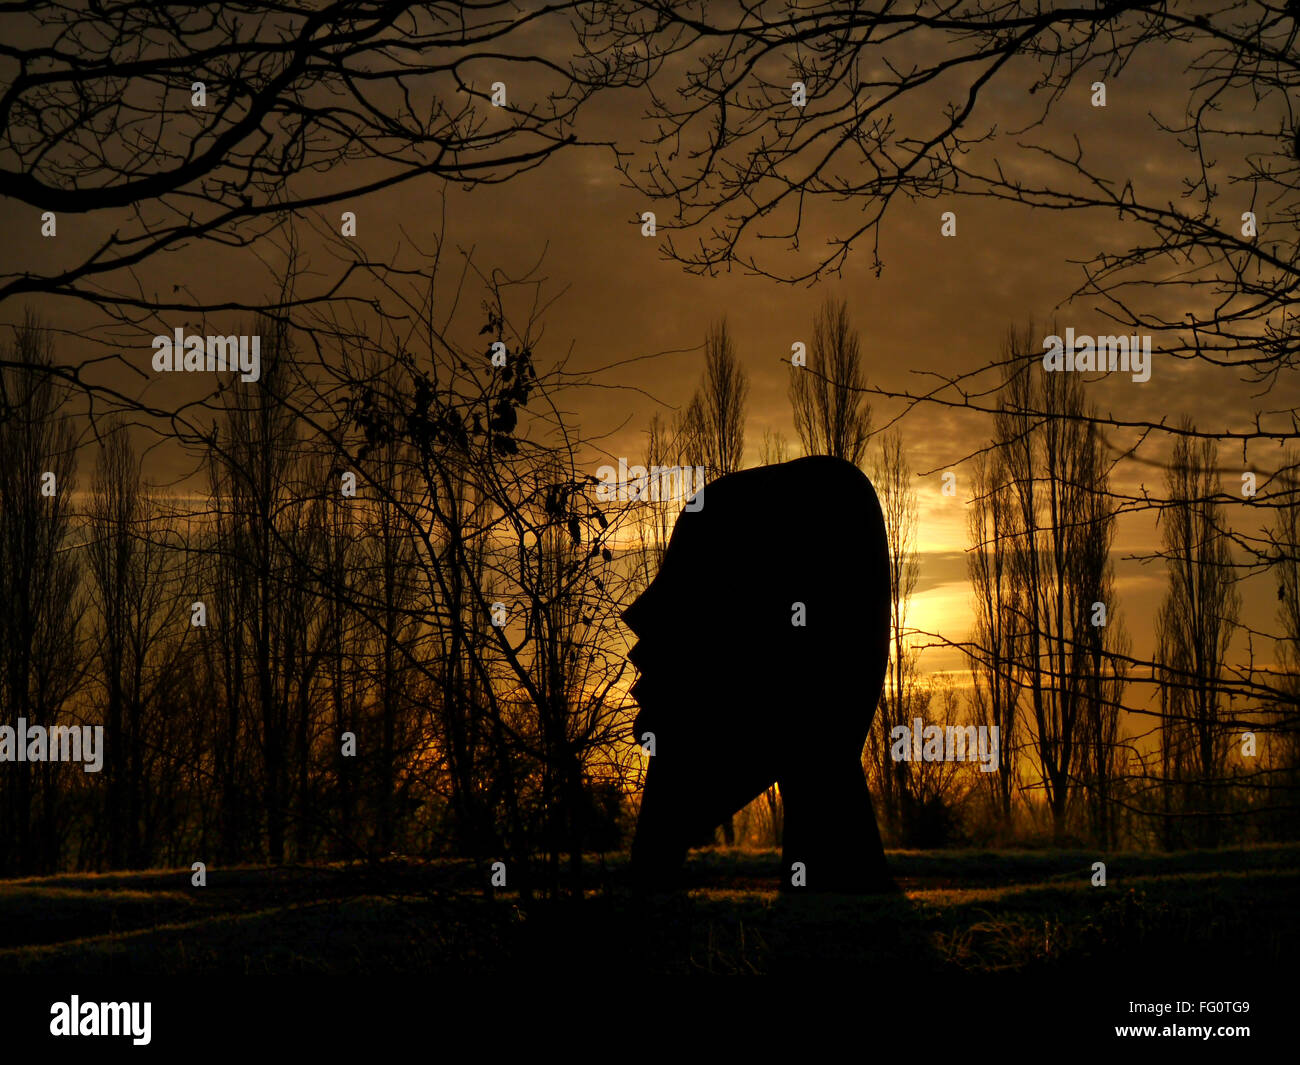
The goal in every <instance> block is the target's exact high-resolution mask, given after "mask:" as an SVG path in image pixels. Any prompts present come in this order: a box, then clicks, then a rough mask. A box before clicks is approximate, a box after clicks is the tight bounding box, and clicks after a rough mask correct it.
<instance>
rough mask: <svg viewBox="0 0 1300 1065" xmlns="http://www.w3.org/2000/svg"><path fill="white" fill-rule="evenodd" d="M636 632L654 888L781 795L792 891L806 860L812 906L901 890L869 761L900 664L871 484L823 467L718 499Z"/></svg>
mask: <svg viewBox="0 0 1300 1065" xmlns="http://www.w3.org/2000/svg"><path fill="white" fill-rule="evenodd" d="M697 503H698V500H697ZM623 618H624V621H625V622H626V623H627V625H628V626H629V627H630V628H631V629H632V631H633V632H634V633H635V634H636V635H637V637H638V642H637V644H636V646H635V647H634V648H633V649H632V652H631V654H630V655H629V656H628V657H629V659H630V660H631V662H632V663H633V664H634V665H635V666H636V667H637V668H638V669H639V670H640V673H641V676H640V679H639V680H638V681H637V683H636V685H635V686H634V687H633V689H632V692H633V695H634V696H635V697H636V699H637V702H638V703H639V704H640V707H641V711H640V713H639V714H638V716H637V719H636V724H635V726H634V727H635V732H636V739H637V742H639V743H640V742H644V736H645V734H646V733H653V734H654V742H653V750H654V754H653V756H652V757H651V759H650V766H649V771H648V774H647V777H646V785H645V791H644V794H643V795H642V799H641V814H640V818H639V820H638V822H637V831H636V839H635V841H634V843H633V846H632V868H633V870H634V872H635V873H636V875H637V877H638V880H639V881H640V882H641V883H643V884H647V885H652V886H666V885H668V884H671V883H672V882H673V881H674V880H675V879H676V877H677V875H678V873H679V870H680V868H681V865H682V862H683V860H684V858H685V856H686V851H687V848H688V847H691V846H698V845H700V844H702V843H706V842H708V841H709V839H710V837H711V833H712V830H713V829H714V828H715V827H716V826H717V825H718V824H719V823H720V822H722V821H723V820H724V819H726V818H727V817H729V816H730V815H731V814H733V813H734V812H735V811H736V810H739V809H740V808H741V807H742V806H744V805H745V804H746V803H747V802H749V801H750V800H752V799H754V798H756V797H757V796H758V795H760V794H762V792H763V791H764V790H765V789H766V788H767V787H769V786H770V785H771V784H772V783H773V782H776V783H777V784H778V785H779V787H780V790H781V795H782V799H783V806H784V810H785V830H784V868H785V873H784V877H783V884H784V886H790V884H791V880H792V874H791V869H792V866H793V863H795V862H802V863H803V872H804V876H805V877H806V886H807V888H808V889H809V890H819V889H820V890H835V891H875V890H885V889H886V888H888V887H889V886H890V881H889V877H888V873H887V871H886V869H885V857H884V851H883V849H882V847H881V842H880V834H879V832H878V831H877V828H876V821H875V815H874V814H873V812H872V809H871V797H870V794H869V792H868V791H867V785H866V780H865V777H864V775H863V771H862V764H861V761H860V758H861V751H862V745H863V742H864V740H865V738H866V735H867V730H868V728H869V727H870V724H871V717H872V714H873V713H874V712H875V709H876V703H877V702H878V701H879V698H880V691H881V686H882V684H883V683H884V677H885V668H886V659H887V656H888V650H889V548H888V545H887V541H886V538H885V526H884V519H883V517H882V515H881V511H880V504H879V502H878V501H877V499H876V493H875V490H874V489H873V488H872V486H871V482H870V481H869V480H867V478H866V477H865V476H864V475H863V474H862V472H861V471H860V470H858V469H857V468H856V467H855V466H853V465H852V464H850V463H848V462H845V461H842V460H840V459H832V458H824V457H810V458H803V459H797V460H795V461H793V462H786V463H782V464H780V465H776V466H763V467H759V468H756V469H750V470H743V471H741V472H739V473H733V474H729V475H728V476H725V477H722V478H719V479H718V480H716V481H714V482H712V483H711V484H708V485H707V486H706V487H705V489H704V496H703V505H702V506H700V507H699V509H698V510H690V509H688V510H686V511H683V513H682V514H681V515H680V516H679V518H678V519H677V525H676V528H675V529H674V530H673V534H672V538H671V540H670V541H669V544H668V550H667V552H666V553H665V555H664V559H663V564H662V566H661V567H660V570H659V574H658V576H656V577H655V579H654V581H653V582H652V583H651V585H650V587H649V588H647V589H646V591H645V593H644V594H643V595H641V597H640V598H638V599H637V600H636V602H635V603H633V604H632V605H631V606H630V607H629V608H628V609H627V611H626V612H625V613H624V615H623Z"/></svg>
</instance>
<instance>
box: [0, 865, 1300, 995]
mask: <svg viewBox="0 0 1300 1065" xmlns="http://www.w3.org/2000/svg"><path fill="white" fill-rule="evenodd" d="M1097 858H1098V855H1096V854H1095V853H1093V852H1083V851H996V852H990V851H932V852H908V851H894V852H891V853H890V855H889V859H890V866H891V868H892V870H893V872H894V875H895V877H896V878H897V881H898V883H899V886H900V888H901V891H900V893H899V894H898V895H896V896H890V897H867V898H859V897H853V896H843V895H824V896H818V895H798V894H793V893H783V892H778V891H776V890H775V885H776V878H777V875H778V869H779V854H777V853H774V852H737V851H699V852H695V853H694V854H693V855H692V857H691V861H690V864H689V867H688V875H689V881H690V885H691V886H690V887H689V888H688V889H686V890H684V891H682V892H679V893H676V894H671V895H660V896H652V897H649V898H642V897H638V896H636V895H634V894H633V893H631V892H630V891H629V890H628V889H627V888H626V886H625V885H626V868H625V865H624V862H623V859H622V858H621V856H611V857H608V858H606V859H604V860H596V859H594V858H593V859H591V860H590V861H589V864H588V871H587V872H588V876H587V879H588V884H589V887H588V890H587V892H586V894H585V896H584V897H583V898H581V899H576V898H569V899H565V900H561V901H553V902H546V901H539V900H534V901H527V900H522V899H520V897H519V896H518V894H517V893H515V892H513V891H511V890H508V889H502V890H498V891H497V892H496V893H495V895H491V894H489V893H487V892H486V891H485V890H484V888H483V885H484V884H485V883H486V882H487V880H488V873H487V869H486V867H485V866H477V865H475V864H473V863H469V862H453V861H446V862H414V861H408V862H395V863H390V864H387V865H385V866H383V867H382V868H379V869H368V868H359V867H358V868H345V867H340V866H313V867H296V868H279V869H271V868H264V867H250V866H243V867H238V868H230V869H222V868H219V867H209V870H208V884H207V886H206V887H203V888H194V887H191V886H190V871H189V870H188V869H185V870H175V871H158V870H155V871H148V872H137V873H114V874H105V875H65V876H54V877H43V878H32V879H23V880H10V881H3V882H0V974H28V975H45V976H51V975H66V974H77V975H83V976H95V975H100V976H107V975H126V974H131V975H139V976H144V975H154V976H157V975H173V974H196V973H209V974H213V973H215V974H237V973H238V974H243V973H287V974H301V973H323V974H349V975H380V974H382V975H389V974H419V973H430V974H438V973H446V974H450V973H463V972H470V973H505V972H514V973H521V974H522V973H533V972H536V973H554V972H556V971H557V970H559V969H564V968H566V967H570V966H571V967H574V968H579V967H580V968H583V969H590V970H591V971H594V972H599V971H602V970H603V968H604V967H610V969H611V970H612V971H616V972H628V971H634V972H635V971H643V972H662V973H698V972H708V973H786V974H791V973H812V972H824V971H825V970H826V969H827V968H828V967H843V968H848V969H852V968H862V967H865V966H873V967H874V966H880V965H882V964H884V965H886V966H888V968H887V970H886V971H891V972H897V973H900V974H910V975H926V974H934V975H941V974H963V973H988V972H994V971H1000V972H1018V973H1023V974H1029V975H1033V974H1037V973H1042V974H1044V975H1049V976H1050V975H1052V974H1058V975H1061V976H1066V975H1070V976H1077V975H1079V974H1082V973H1088V972H1091V971H1094V970H1095V971H1098V972H1114V971H1115V970H1116V968H1117V967H1119V968H1122V969H1123V971H1125V972H1129V973H1131V972H1133V971H1134V970H1135V967H1136V968H1143V967H1147V968H1151V969H1153V970H1161V971H1168V972H1179V971H1181V970H1185V969H1186V968H1187V967H1189V966H1193V967H1195V969H1196V970H1197V971H1201V970H1204V969H1207V968H1208V969H1210V970H1212V971H1230V970H1231V969H1234V968H1238V967H1242V966H1244V967H1248V968H1250V969H1254V970H1255V971H1259V969H1261V968H1266V969H1271V968H1273V967H1274V966H1278V965H1281V964H1282V963H1283V962H1284V960H1285V959H1287V958H1289V957H1293V956H1295V951H1296V947H1297V945H1298V944H1300V935H1298V933H1300V917H1297V912H1296V900H1297V899H1300V845H1292V844H1288V845H1276V846H1265V847H1251V848H1240V849H1230V850H1219V851H1194V852H1183V853H1176V854H1136V853H1134V854H1124V853H1118V854H1111V855H1108V856H1105V861H1106V866H1107V884H1106V886H1105V887H1094V886H1092V884H1091V875H1092V874H1091V868H1092V863H1093V862H1094V861H1096V860H1097Z"/></svg>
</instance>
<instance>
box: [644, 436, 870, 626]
mask: <svg viewBox="0 0 1300 1065" xmlns="http://www.w3.org/2000/svg"><path fill="white" fill-rule="evenodd" d="M882 564H883V572H884V574H885V576H886V577H887V567H888V552H887V549H886V548H885V540H884V523H883V519H882V517H881V514H880V506H879V503H878V502H877V500H876V496H875V491H874V489H873V488H872V487H871V482H870V481H868V480H867V478H866V477H865V476H864V475H863V474H862V473H861V472H860V471H859V470H858V469H857V468H856V467H854V466H852V465H850V464H849V463H847V462H843V461H841V460H838V459H830V458H823V457H817V458H804V459H796V460H794V461H793V462H787V463H781V464H779V465H776V466H764V467H758V468H756V469H751V470H742V471H740V472H738V473H734V474H729V475H728V476H726V477H723V478H720V479H719V480H717V481H714V482H712V483H711V484H709V485H708V486H707V487H706V488H705V490H704V505H703V508H702V509H700V510H698V511H683V512H682V514H681V515H680V516H679V517H678V520H677V523H676V525H675V527H674V529H673V534H672V537H671V538H670V540H669V543H668V548H667V551H666V552H665V555H664V559H663V562H662V564H661V566H660V569H659V572H658V574H657V575H656V577H655V579H654V581H653V582H652V583H651V585H650V587H649V588H648V589H647V590H646V591H645V593H643V594H642V595H641V596H640V598H638V599H637V601H636V602H635V603H633V604H632V606H630V607H629V608H628V609H627V610H626V611H625V612H624V615H623V619H624V621H625V623H626V624H627V625H628V626H629V627H630V628H631V629H632V631H633V632H634V633H636V634H637V635H638V636H641V637H644V636H646V635H647V634H649V633H658V631H659V630H660V628H661V626H662V627H664V628H669V629H672V630H675V631H681V630H682V629H692V628H696V627H701V626H708V625H711V624H713V623H715V622H716V621H717V620H718V618H717V617H716V616H715V615H714V613H713V612H714V611H715V610H717V609H722V610H726V609H727V608H729V607H730V608H733V609H736V610H737V611H738V612H739V611H745V610H750V609H760V610H761V609H763V608H764V606H765V605H768V604H769V601H770V605H771V606H772V608H773V609H776V608H778V607H779V609H780V610H781V611H783V612H785V613H787V614H788V611H789V609H790V602H791V597H793V598H794V599H800V598H804V599H806V598H809V597H814V596H823V595H832V594H835V592H836V591H837V590H839V591H848V592H850V593H851V594H852V593H853V592H855V591H856V590H857V589H859V588H860V587H861V586H862V584H863V582H872V581H875V580H877V579H878V578H879V577H880V576H881V573H882ZM764 613H766V611H764ZM734 620H737V621H740V622H742V623H743V622H744V621H745V620H746V618H744V617H737V618H735V619H734Z"/></svg>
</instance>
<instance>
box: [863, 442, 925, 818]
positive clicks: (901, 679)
mask: <svg viewBox="0 0 1300 1065" xmlns="http://www.w3.org/2000/svg"><path fill="white" fill-rule="evenodd" d="M871 480H872V483H873V484H874V485H875V488H876V494H877V495H878V496H879V498H880V506H881V510H882V512H883V513H884V518H885V541H886V543H887V544H888V545H889V622H890V643H889V664H888V667H887V669H886V673H885V685H884V688H883V690H882V691H881V693H880V705H879V709H878V712H877V713H876V718H875V724H874V727H873V729H872V732H871V737H870V739H869V742H868V747H867V750H868V752H869V753H868V757H869V759H870V761H871V763H872V766H871V768H872V775H873V776H874V777H875V779H876V781H877V785H878V787H879V788H880V797H881V805H882V808H883V809H884V811H885V813H886V817H887V818H888V820H889V821H890V823H891V824H892V825H893V827H894V830H895V832H896V833H897V832H900V831H901V828H902V824H903V821H904V815H905V813H906V812H907V810H908V809H910V807H911V805H912V801H913V800H914V799H915V793H914V786H913V784H914V782H913V780H912V775H913V770H914V768H915V767H914V766H913V764H912V763H911V762H908V761H894V760H893V759H892V758H891V757H890V747H891V741H890V730H891V729H894V728H897V727H899V726H906V727H907V728H908V729H910V728H911V726H912V722H913V717H914V716H915V711H916V710H917V709H918V702H917V697H918V693H919V677H918V676H917V663H916V650H915V649H914V648H913V646H912V643H913V640H912V636H911V633H910V632H909V631H908V627H907V614H908V609H909V607H910V605H911V601H912V595H913V593H914V592H915V591H916V582H917V578H918V576H919V568H918V565H917V556H916V521H917V505H916V488H915V486H914V484H913V483H912V470H911V466H910V465H909V463H908V461H907V456H906V454H905V452H904V446H903V436H902V433H901V432H900V431H899V430H897V429H894V430H891V431H890V432H888V433H886V434H885V435H884V436H883V437H882V438H881V440H880V446H879V451H878V453H877V456H876V461H875V463H874V464H873V469H872V472H871Z"/></svg>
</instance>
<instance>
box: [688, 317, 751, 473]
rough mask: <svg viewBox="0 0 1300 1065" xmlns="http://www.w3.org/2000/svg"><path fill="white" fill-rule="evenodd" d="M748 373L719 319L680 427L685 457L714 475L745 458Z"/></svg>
mask: <svg viewBox="0 0 1300 1065" xmlns="http://www.w3.org/2000/svg"><path fill="white" fill-rule="evenodd" d="M748 397H749V374H747V373H746V372H745V368H744V367H743V366H741V365H740V360H739V359H738V358H737V357H736V349H735V345H734V344H733V343H732V339H731V333H730V331H729V330H728V329H727V320H726V319H725V318H723V319H721V320H720V321H718V322H717V323H715V324H714V325H713V326H711V327H710V329H709V333H708V336H707V337H706V338H705V341H704V379H703V380H702V381H701V383H700V387H699V388H698V389H697V390H696V392H695V394H694V396H692V397H691V401H690V404H689V405H688V406H687V408H686V411H685V414H684V415H683V418H682V421H681V424H680V426H679V427H678V432H679V435H680V437H681V438H682V448H683V452H684V454H685V455H686V459H687V462H688V463H690V464H691V465H702V466H703V467H704V468H705V471H706V474H707V476H708V477H709V479H710V480H712V479H713V478H716V477H722V476H724V475H725V474H728V473H734V472H735V471H736V470H739V469H740V468H741V467H742V466H743V465H744V462H745V403H746V400H747V399H748Z"/></svg>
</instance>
